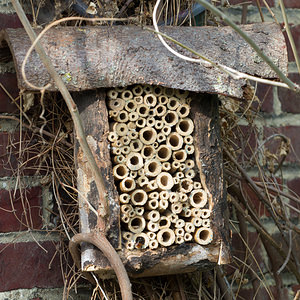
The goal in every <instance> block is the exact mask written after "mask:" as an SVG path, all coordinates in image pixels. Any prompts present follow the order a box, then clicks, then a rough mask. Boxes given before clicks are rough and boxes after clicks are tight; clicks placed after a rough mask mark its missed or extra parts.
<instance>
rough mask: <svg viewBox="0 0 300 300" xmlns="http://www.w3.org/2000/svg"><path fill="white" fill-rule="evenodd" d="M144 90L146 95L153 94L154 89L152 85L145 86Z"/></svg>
mask: <svg viewBox="0 0 300 300" xmlns="http://www.w3.org/2000/svg"><path fill="white" fill-rule="evenodd" d="M143 90H144V92H145V93H146V94H150V93H153V87H152V86H151V85H150V84H144V85H143Z"/></svg>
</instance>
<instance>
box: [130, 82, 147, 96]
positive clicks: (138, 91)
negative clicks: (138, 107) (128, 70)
mask: <svg viewBox="0 0 300 300" xmlns="http://www.w3.org/2000/svg"><path fill="white" fill-rule="evenodd" d="M143 92H144V90H143V88H142V86H141V85H139V84H138V85H135V86H134V87H133V88H132V93H133V94H134V95H135V96H140V95H142V94H143Z"/></svg>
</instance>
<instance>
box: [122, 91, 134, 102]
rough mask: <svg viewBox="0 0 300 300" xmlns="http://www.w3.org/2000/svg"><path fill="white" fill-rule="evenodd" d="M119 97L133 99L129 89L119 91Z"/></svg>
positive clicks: (126, 99)
mask: <svg viewBox="0 0 300 300" xmlns="http://www.w3.org/2000/svg"><path fill="white" fill-rule="evenodd" d="M121 99H123V100H125V101H128V100H130V99H133V94H132V92H131V91H130V90H125V91H123V92H122V93H121Z"/></svg>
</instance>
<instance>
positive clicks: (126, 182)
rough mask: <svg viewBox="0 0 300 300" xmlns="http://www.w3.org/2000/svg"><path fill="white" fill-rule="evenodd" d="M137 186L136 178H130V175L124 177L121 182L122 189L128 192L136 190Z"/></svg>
mask: <svg viewBox="0 0 300 300" xmlns="http://www.w3.org/2000/svg"><path fill="white" fill-rule="evenodd" d="M135 186H136V184H135V181H134V179H133V178H130V177H127V178H124V179H123V180H122V181H121V182H120V190H121V191H122V192H125V193H128V192H130V191H132V190H134V189H135Z"/></svg>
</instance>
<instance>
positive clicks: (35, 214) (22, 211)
mask: <svg viewBox="0 0 300 300" xmlns="http://www.w3.org/2000/svg"><path fill="white" fill-rule="evenodd" d="M21 196H22V197H21ZM41 206H42V189H41V188H40V187H33V188H31V189H26V190H24V191H22V192H20V190H17V191H16V193H14V191H7V190H0V232H10V231H20V230H27V229H28V228H31V229H40V228H41V227H42V225H43V222H42V207H41Z"/></svg>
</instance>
